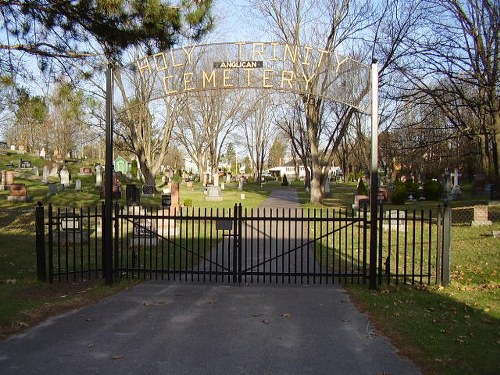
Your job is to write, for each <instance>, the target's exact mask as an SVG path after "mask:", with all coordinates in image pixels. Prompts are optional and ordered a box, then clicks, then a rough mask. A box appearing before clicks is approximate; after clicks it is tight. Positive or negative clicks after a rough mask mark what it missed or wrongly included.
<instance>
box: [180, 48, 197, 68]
mask: <svg viewBox="0 0 500 375" xmlns="http://www.w3.org/2000/svg"><path fill="white" fill-rule="evenodd" d="M194 47H195V46H191V49H190V50H188V49H186V48H184V47H182V50H183V51H184V53H185V54H186V56H187V59H188V63H189V64H192V62H191V54H192V53H193V51H194Z"/></svg>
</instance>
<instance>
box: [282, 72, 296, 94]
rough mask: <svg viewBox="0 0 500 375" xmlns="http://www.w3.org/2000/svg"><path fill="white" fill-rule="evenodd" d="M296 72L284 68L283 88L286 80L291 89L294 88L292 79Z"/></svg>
mask: <svg viewBox="0 0 500 375" xmlns="http://www.w3.org/2000/svg"><path fill="white" fill-rule="evenodd" d="M294 76H295V75H294V73H293V72H292V71H291V70H283V71H282V72H281V88H282V89H284V88H285V87H284V86H285V82H288V87H289V88H290V90H292V89H293V85H292V81H293V77H294Z"/></svg>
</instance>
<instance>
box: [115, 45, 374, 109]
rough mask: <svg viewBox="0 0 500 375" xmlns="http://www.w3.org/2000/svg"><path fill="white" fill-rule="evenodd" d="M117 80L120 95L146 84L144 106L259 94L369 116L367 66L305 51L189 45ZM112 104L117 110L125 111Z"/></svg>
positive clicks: (140, 63) (143, 61)
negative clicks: (299, 98)
mask: <svg viewBox="0 0 500 375" xmlns="http://www.w3.org/2000/svg"><path fill="white" fill-rule="evenodd" d="M117 75H118V76H119V77H117ZM117 78H118V79H119V82H120V85H121V90H122V91H123V92H126V90H127V86H128V87H129V89H130V88H131V87H133V85H134V83H137V82H138V80H141V81H143V82H147V83H148V86H149V87H150V88H151V89H150V92H151V94H150V95H149V97H148V101H153V100H156V99H161V98H164V97H167V96H175V95H182V94H189V93H195V92H200V91H209V90H240V89H264V90H273V91H278V92H280V91H281V92H290V93H294V94H298V95H312V96H316V97H321V98H324V99H327V100H331V101H336V102H340V103H344V104H347V105H349V106H351V107H354V108H356V109H358V110H359V111H360V112H363V113H369V112H370V96H369V95H368V93H369V82H370V66H369V65H366V64H363V63H360V62H359V61H356V60H355V59H353V58H352V57H349V56H342V55H340V54H338V53H336V52H330V51H326V50H323V49H321V48H317V47H311V46H301V45H290V44H284V43H278V42H234V43H219V44H206V45H193V46H188V47H182V48H178V49H172V50H169V51H165V52H160V53H157V54H154V55H149V56H143V57H138V58H137V59H136V60H135V61H133V62H132V63H129V64H128V65H126V66H124V67H121V68H120V69H119V71H117V72H116V73H115V79H117ZM122 94H123V93H122ZM117 99H118V100H120V98H117ZM116 104H118V106H117V107H118V108H120V110H123V109H125V108H126V107H127V105H126V104H125V103H121V105H120V103H119V102H118V103H117V102H115V106H116Z"/></svg>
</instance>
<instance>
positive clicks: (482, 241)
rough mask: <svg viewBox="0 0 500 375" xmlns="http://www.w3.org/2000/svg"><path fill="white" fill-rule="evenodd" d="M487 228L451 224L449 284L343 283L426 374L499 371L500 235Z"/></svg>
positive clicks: (353, 297)
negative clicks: (374, 288) (371, 288)
mask: <svg viewBox="0 0 500 375" xmlns="http://www.w3.org/2000/svg"><path fill="white" fill-rule="evenodd" d="M494 228H496V229H499V228H500V225H499V224H498V223H496V224H495V226H494ZM491 231H492V227H475V228H474V227H459V226H454V227H453V228H452V259H453V261H452V282H451V283H450V285H449V286H447V287H441V286H439V287H438V286H436V287H427V286H418V287H417V286H411V285H410V286H405V285H399V286H385V287H383V288H381V289H379V290H377V291H369V290H367V288H366V287H365V286H358V285H347V286H346V289H347V290H348V291H349V293H350V295H351V297H352V299H353V301H354V302H355V303H356V304H357V305H358V307H359V308H360V309H361V310H362V311H364V312H365V313H367V314H368V315H369V317H370V320H371V321H372V322H373V323H374V324H375V326H376V328H377V329H378V330H379V331H380V332H381V333H383V334H384V335H386V336H388V337H390V338H391V340H392V341H393V342H394V344H395V345H396V346H397V347H398V348H399V349H400V351H401V352H402V353H403V354H404V355H406V356H408V357H409V358H411V359H412V360H414V361H415V362H416V363H417V364H418V365H419V366H420V367H421V369H422V371H423V372H424V374H444V375H459V374H460V375H463V374H478V375H479V374H481V375H487V374H492V375H493V374H498V369H499V368H500V356H499V353H500V298H499V291H500V279H499V275H498V269H499V265H500V261H499V257H498V249H499V239H498V238H494V237H493V236H492V235H491Z"/></svg>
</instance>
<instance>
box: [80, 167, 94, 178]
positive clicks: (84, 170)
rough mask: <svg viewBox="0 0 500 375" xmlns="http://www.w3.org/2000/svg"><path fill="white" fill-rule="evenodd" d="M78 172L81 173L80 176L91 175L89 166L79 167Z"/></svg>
mask: <svg viewBox="0 0 500 375" xmlns="http://www.w3.org/2000/svg"><path fill="white" fill-rule="evenodd" d="M79 174H80V175H82V176H92V168H90V167H81V168H80V173H79Z"/></svg>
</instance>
